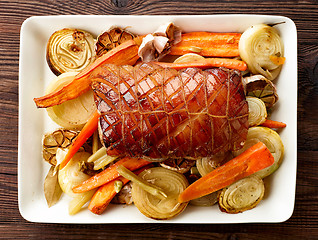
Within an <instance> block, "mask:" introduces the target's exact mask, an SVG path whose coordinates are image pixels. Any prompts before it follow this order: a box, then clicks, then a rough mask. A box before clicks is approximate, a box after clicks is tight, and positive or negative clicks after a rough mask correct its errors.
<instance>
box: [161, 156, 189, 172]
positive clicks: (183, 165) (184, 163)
mask: <svg viewBox="0 0 318 240" xmlns="http://www.w3.org/2000/svg"><path fill="white" fill-rule="evenodd" d="M194 165H195V161H194V160H188V159H184V158H181V159H168V160H165V161H163V162H160V166H161V167H164V168H167V169H170V170H172V171H176V172H179V173H186V172H187V171H189V170H190V168H191V167H193V166H194Z"/></svg>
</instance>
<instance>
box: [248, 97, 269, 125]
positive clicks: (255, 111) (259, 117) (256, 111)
mask: <svg viewBox="0 0 318 240" xmlns="http://www.w3.org/2000/svg"><path fill="white" fill-rule="evenodd" d="M246 101H247V103H248V123H249V125H250V126H257V125H260V124H262V123H263V122H265V120H266V118H267V111H266V106H265V103H264V102H263V101H262V100H261V99H259V98H256V97H246Z"/></svg>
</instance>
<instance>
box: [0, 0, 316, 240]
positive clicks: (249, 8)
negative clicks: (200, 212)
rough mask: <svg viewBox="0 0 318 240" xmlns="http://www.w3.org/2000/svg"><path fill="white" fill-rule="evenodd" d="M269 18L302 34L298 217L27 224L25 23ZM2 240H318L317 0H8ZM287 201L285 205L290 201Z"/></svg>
mask: <svg viewBox="0 0 318 240" xmlns="http://www.w3.org/2000/svg"><path fill="white" fill-rule="evenodd" d="M228 13H232V14H239V13H249V14H251V13H253V14H268V15H283V16H286V17H289V18H291V19H292V20H293V21H294V22H295V23H296V26H297V30H298V79H299V84H298V91H299V94H298V172H297V188H296V203H295V210H294V213H293V215H292V217H291V218H290V219H289V220H288V221H286V222H284V223H277V224H235V225H233V224H230V225H222V224H220V225H205V224H200V225H185V224H178V225H173V224H160V223H158V224H120V225H77V224H74V225H63V224H38V223H30V222H27V221H25V220H24V219H23V218H22V217H21V215H20V213H19V210H18V197H17V196H18V187H17V152H18V150H17V143H18V67H19V66H18V65H19V44H20V42H19V40H20V39H19V37H20V27H21V24H22V22H23V21H24V20H25V19H27V18H28V17H30V16H40V15H61V14H63V15H64V14H67V15H70V14H93V15H102V14H115V15H118V14H156V15H158V14H162V15H167V14H181V15H183V14H203V15H205V14H228ZM0 109H1V111H0V239H258V240H263V239H264V240H265V239H271V240H275V239H279V240H280V239H318V186H317V183H318V134H317V132H318V121H317V120H318V119H317V116H318V2H317V0H278V1H275V0H263V1H257V0H255V1H246V0H243V1H231V0H225V1H219V0H211V1H208V0H202V1H191V0H178V1H177V0H174V1H170V0H151V1H146V0H104V1H101V0H96V1H94V0H87V1H79V0H74V1H71V0H58V1H53V0H43V1H35V0H34V1H31V0H24V1H20V0H13V1H9V0H0ZM282 201H284V199H282Z"/></svg>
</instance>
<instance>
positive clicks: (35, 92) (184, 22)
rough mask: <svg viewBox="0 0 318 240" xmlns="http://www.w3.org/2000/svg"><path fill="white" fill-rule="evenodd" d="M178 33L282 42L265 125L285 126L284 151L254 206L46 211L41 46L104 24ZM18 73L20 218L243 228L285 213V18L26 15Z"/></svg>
mask: <svg viewBox="0 0 318 240" xmlns="http://www.w3.org/2000/svg"><path fill="white" fill-rule="evenodd" d="M168 21H170V22H173V23H174V24H175V25H177V26H179V27H181V29H182V30H183V31H185V32H190V31H212V32H243V31H244V30H245V29H247V28H248V27H249V26H251V25H253V24H258V23H267V24H273V23H280V22H284V23H283V24H279V25H277V26H276V28H277V29H278V30H279V33H280V35H281V37H282V39H283V42H284V46H285V57H286V62H285V64H284V66H283V69H282V71H281V73H280V75H279V78H278V79H277V80H276V81H275V84H276V86H277V89H278V95H279V101H278V103H277V104H276V106H275V111H274V112H273V114H272V116H271V119H273V120H279V121H282V122H285V123H286V124H287V128H285V129H283V130H282V131H281V132H280V136H281V138H282V140H283V143H284V145H285V157H284V160H283V163H282V165H281V167H280V168H279V169H278V170H277V171H276V172H275V173H274V174H273V175H272V176H270V177H269V179H267V180H266V195H265V198H264V199H263V200H262V201H261V202H260V204H259V205H258V206H257V207H256V208H254V209H252V210H249V211H246V212H243V213H240V214H226V213H222V212H221V211H219V209H218V206H213V207H195V206H188V207H187V209H186V210H185V211H184V212H183V213H182V214H180V215H179V216H177V217H175V218H173V219H171V220H162V221H156V220H152V219H149V218H146V217H145V216H144V215H142V214H141V213H140V212H139V211H138V209H137V208H136V207H135V206H133V205H132V206H122V205H110V206H109V207H108V209H107V210H106V211H105V212H104V213H103V214H102V215H94V214H92V213H91V212H90V211H88V210H87V209H86V210H83V211H81V212H80V213H78V214H76V215H74V216H70V215H69V214H68V202H69V201H70V198H68V197H67V196H63V197H62V199H61V200H60V201H59V202H58V203H57V204H56V205H54V206H52V207H51V208H48V207H47V204H46V200H45V197H44V193H43V182H44V178H45V176H46V174H47V171H48V169H49V164H48V163H46V162H44V161H43V160H42V153H41V150H42V149H41V148H42V146H41V141H42V136H43V134H44V133H45V132H47V131H49V130H53V129H55V128H56V127H57V126H56V125H55V124H54V123H53V122H52V121H51V120H50V119H49V118H48V117H47V114H46V111H45V109H37V108H36V106H35V104H34V102H33V98H34V97H39V96H42V95H43V94H44V89H45V87H46V86H47V85H48V83H49V82H50V81H51V80H52V79H54V77H55V75H54V74H53V73H52V72H51V70H50V69H49V67H48V65H47V63H46V58H45V57H46V44H47V41H48V39H49V37H50V35H51V34H52V33H53V32H54V31H56V30H59V29H62V28H78V29H83V30H86V31H89V32H91V33H92V34H94V35H95V36H98V35H99V34H100V33H102V32H104V31H105V30H108V29H109V28H110V27H112V26H119V27H129V30H130V31H132V32H134V33H136V34H146V33H151V32H153V31H154V30H156V28H157V27H158V26H159V25H161V24H164V23H166V22H168ZM20 41H21V42H20V68H19V144H18V154H19V155H18V192H19V193H18V198H19V209H20V213H21V215H22V216H23V217H24V218H25V219H26V220H28V221H32V222H48V223H154V222H156V223H248V222H282V221H285V220H287V219H288V218H289V217H290V216H291V215H292V213H293V209H294V200H295V186H296V164H297V32H296V26H295V24H294V23H293V21H292V20H290V19H289V18H286V17H281V16H265V15H202V16H45V17H31V18H29V19H27V20H26V21H25V22H24V23H23V25H22V27H21V39H20Z"/></svg>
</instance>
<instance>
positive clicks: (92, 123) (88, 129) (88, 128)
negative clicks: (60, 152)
mask: <svg viewBox="0 0 318 240" xmlns="http://www.w3.org/2000/svg"><path fill="white" fill-rule="evenodd" d="M99 117H100V114H99V112H98V111H97V110H96V111H95V112H94V114H93V115H92V116H91V117H90V119H88V121H87V123H86V124H85V125H84V127H83V129H82V130H81V132H80V133H79V134H78V136H77V138H76V139H75V141H74V142H73V143H72V145H71V147H70V148H69V150H68V152H67V154H66V156H65V158H64V160H63V161H62V162H61V164H60V169H62V168H64V167H65V166H66V164H67V163H68V162H69V161H70V160H71V158H72V157H73V156H74V154H75V153H76V152H77V151H78V149H80V147H81V146H82V145H83V144H84V143H85V142H86V141H87V139H88V138H89V137H90V136H91V135H93V133H94V132H95V131H96V129H97V126H98V120H99Z"/></svg>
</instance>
